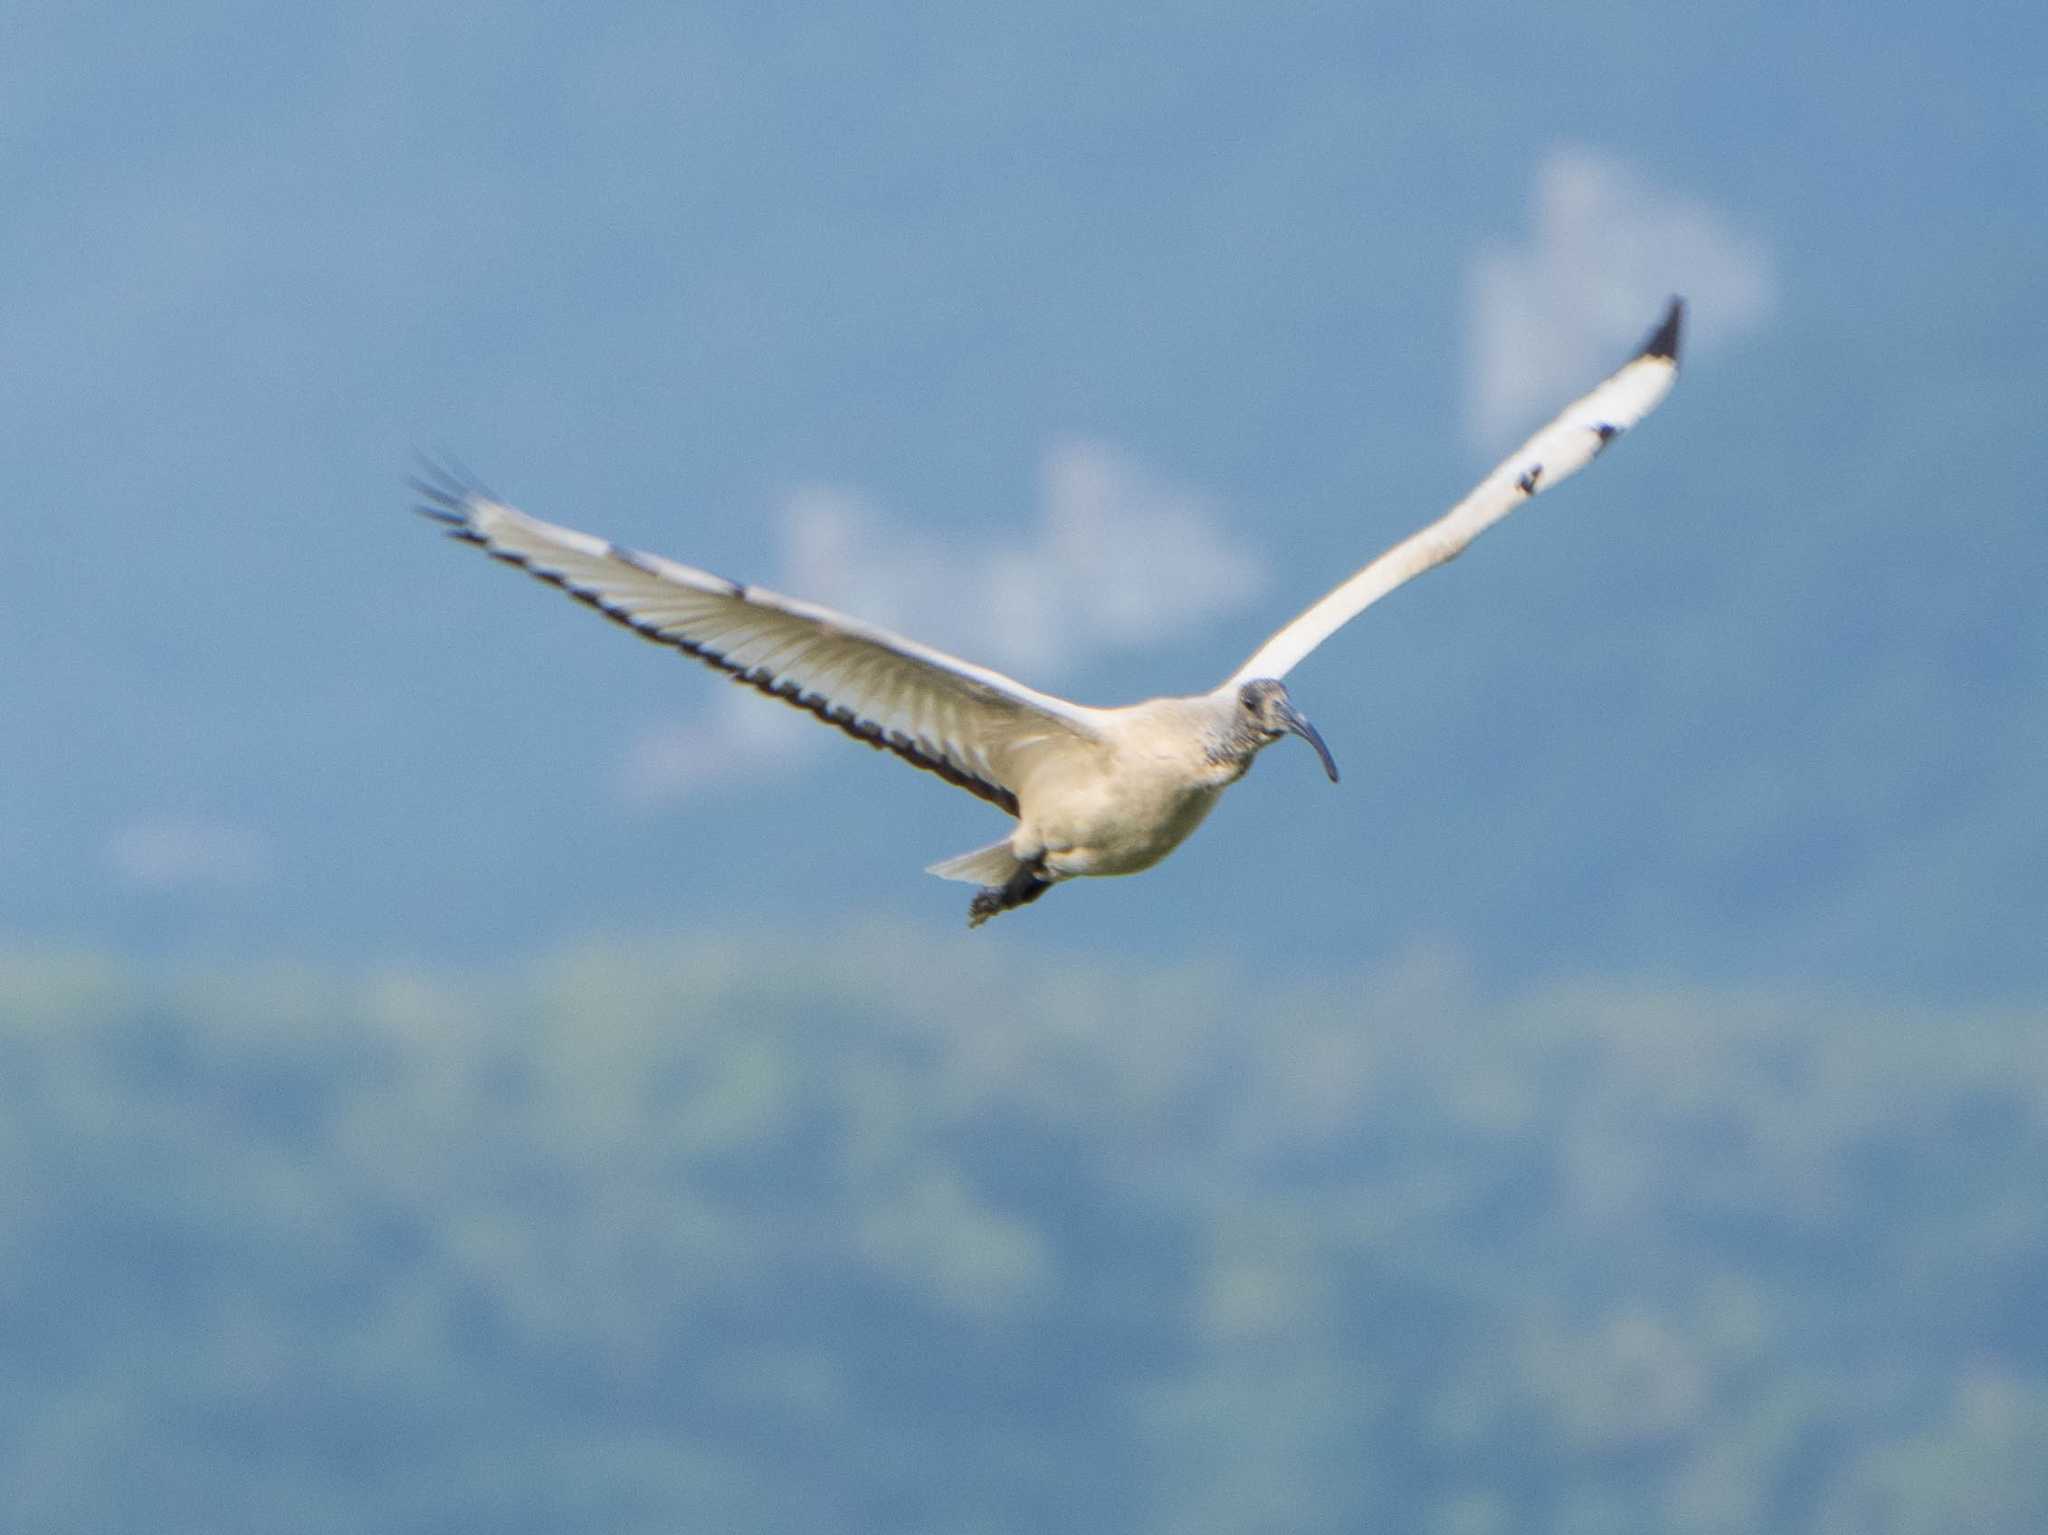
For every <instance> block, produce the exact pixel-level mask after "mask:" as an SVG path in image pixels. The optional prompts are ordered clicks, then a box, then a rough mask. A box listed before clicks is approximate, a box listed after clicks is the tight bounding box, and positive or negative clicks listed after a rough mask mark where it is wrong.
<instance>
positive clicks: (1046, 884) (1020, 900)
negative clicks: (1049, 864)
mask: <svg viewBox="0 0 2048 1535" xmlns="http://www.w3.org/2000/svg"><path fill="white" fill-rule="evenodd" d="M1051 888H1052V881H1051V880H1049V879H1047V878H1046V876H1045V859H1044V857H1043V856H1042V855H1041V856H1040V857H1038V858H1034V859H1033V860H1032V861H1031V862H1030V863H1021V864H1019V865H1017V872H1016V873H1015V874H1012V875H1011V876H1010V878H1009V880H1008V881H1007V882H1006V883H1004V884H1000V885H984V886H982V888H981V889H979V890H977V891H975V893H974V899H973V900H971V901H969V902H968V903H967V925H968V926H969V927H980V926H981V924H982V923H984V922H986V921H988V919H989V918H990V917H993V916H994V915H995V914H996V913H997V912H999V911H1008V910H1010V909H1011V908H1012V907H1014V906H1029V905H1030V904H1031V903H1032V902H1033V901H1035V900H1037V899H1038V898H1039V897H1040V896H1042V895H1044V894H1045V893H1046V891H1048V890H1050V889H1051Z"/></svg>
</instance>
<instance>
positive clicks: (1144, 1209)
mask: <svg viewBox="0 0 2048 1535" xmlns="http://www.w3.org/2000/svg"><path fill="white" fill-rule="evenodd" d="M0 1187H4V1188H5V1190H6V1193H5V1199H4V1203H0V1482H4V1486H5V1488H6V1494H7V1503H8V1506H9V1507H10V1509H11V1510H12V1515H11V1517H12V1520H13V1522H14V1526H15V1527H18V1528H21V1529H24V1530H27V1529H34V1530H38V1531H47V1532H53V1535H54V1532H66V1531H87V1530H90V1531H96V1532H106V1531H127V1530H134V1531H142V1530H149V1531H158V1530H164V1529H207V1530H211V1531H217V1532H222V1535H231V1532H239V1531H250V1532H255V1531H262V1532H265V1535H268V1532H272V1531H276V1530H284V1529H289V1530H293V1531H299V1532H309V1535H310V1532H326V1531H333V1532H341V1531H348V1532H357V1531H362V1530H379V1531H410V1530H479V1529H488V1530H492V1531H500V1532H517V1531H535V1532H539V1531H548V1532H559V1531H564V1530H581V1529H589V1530H603V1531H606V1532H618V1531H649V1532H652V1531H674V1530H707V1531H708V1530H717V1531H721V1532H734V1535H743V1532H748V1531H771V1530H772V1531H788V1530H816V1531H842V1530H844V1531H868V1530H873V1531H891V1532H923V1531H928V1532H932V1535H940V1532H944V1535H962V1532H998V1531H1040V1530H1049V1529H1058V1530H1068V1531H1096V1530H1102V1531H1110V1530H1115V1531H1141V1532H1147V1531H1149V1532H1160V1535H1165V1532H1174V1535H1187V1532H1204V1531H1215V1532H1236V1531H1265V1530H1287V1531H1309V1532H1313V1531H1349V1530H1360V1529H1367V1528H1375V1529H1412V1530H1418V1531H1423V1532H1431V1535H1494V1532H1505V1531H1510V1530H1513V1531H1558V1532H1564V1531H1570V1532H1573V1535H1589V1532H1599V1531H1615V1532H1623V1531H1626V1532H1641V1531H1666V1530H1668V1531H1686V1532H1717V1531H1731V1532H1732V1531H1752V1530H1757V1529H1772V1530H1784V1531H1814V1532H1827V1535H1837V1532H1840V1535H1850V1532H1854V1535H1892V1532H1896V1535H1933V1532H1937V1531H1940V1532H1946V1531H1951V1530H1965V1529H1967V1530H1970V1531H1973V1532H1999V1531H2012V1532H2021V1531H2025V1532H2030V1535H2032V1532H2038V1531H2039V1530H2041V1529H2043V1528H2048V1477H2044V1476H2043V1475H2042V1474H2041V1465H2042V1456H2043V1451H2044V1446H2048V1307H2044V1306H2043V1304H2042V1297H2043V1296H2044V1295H2048V1192H2044V1190H2048V1016H2043V1015H2041V1014H2039V1013H2033V1014H2028V1013H2026V1012H2024V1011H2022V1010H2013V1011H2009V1012H1998V1011H1991V1010H1982V1009H1978V1010H1972V1011H1969V1012H1964V1013H1955V1012H1944V1011H1941V1010H1939V1009H1935V1008H1907V1007H1900V1006H1894V1005H1890V1004H1883V1003H1873V1004H1857V1003H1855V1002H1851V1001H1843V1000H1839V999H1828V998H1815V997H1797V996H1783V995H1770V994H1765V993H1756V994H1747V995H1729V994H1707V993H1701V992H1697V991H1688V990H1685V989H1682V988H1660V987H1656V986H1650V985H1643V986H1637V987H1624V986H1615V985H1611V984H1599V985H1584V986H1577V987H1573V986H1558V987H1554V988H1552V989H1549V990H1545V991H1542V992H1540V993H1535V994H1530V995H1523V996H1515V997H1507V998H1501V997H1489V996H1485V995H1481V994H1479V993H1478V991H1477V990H1476V988H1474V987H1473V986H1472V985H1470V984H1469V983H1468V982H1467V981H1466V980H1465V979H1464V978H1463V977H1462V976H1461V974H1460V972H1459V970H1458V967H1457V966H1456V965H1455V964H1454V963H1451V962H1449V961H1447V960H1445V959H1443V958H1442V957H1435V958H1433V957H1431V956H1429V955H1418V956H1416V957H1414V958H1413V960H1412V961H1411V962H1408V963H1406V964H1404V965H1402V966H1400V967H1397V968H1395V969H1391V970H1388V971H1386V972H1383V973H1373V974H1363V975H1359V976H1356V977H1352V978H1349V979H1346V980H1344V981H1342V982H1333V983H1327V984H1323V985H1319V986H1316V987H1313V988H1302V987H1298V986H1292V985H1289V984H1288V983H1287V982H1286V981H1285V980H1284V979H1283V978H1277V977H1274V976H1270V975H1264V974H1259V973H1255V972H1253V973H1232V972H1225V971H1221V970H1218V971H1215V972H1204V971H1200V970H1192V971H1175V972H1152V973H1144V972H1139V973H1136V974H1132V973H1130V972H1124V973H1120V974H1111V973H1107V972H1101V971H1092V970H1087V969H1082V968H1076V967H1073V966H1071V965H1066V964H1062V963H1060V962H1058V961H1057V959H1056V957H1053V956H1044V955H1040V956H1036V957H1035V958H1032V959H1025V958H1014V957H1013V958H1003V957H1001V951H999V950H996V949H994V948H992V947H983V948H979V949H974V950H968V949H966V948H964V947H957V946H956V947H936V946H934V945H932V944H930V943H928V942H927V941H925V940H922V939H920V938H919V937H917V936H915V935H912V934H908V933H904V932H899V931H894V930H875V931H869V932H862V933H858V934H855V935H853V936H850V937H843V938H837V939H832V940H829V941H824V942H816V941H814V942H812V943H810V944H808V945H804V946H799V945H797V944H795V943H792V942H783V943H776V942H770V941H767V940H763V939H745V940H734V941H721V942H715V943H714V942H706V941H692V942H686V943H678V944H673V945H647V946H632V947H626V946H614V947H601V948H599V947H593V948H590V949H588V950H585V951H582V952H577V953H573V954H566V955H562V956H560V957H557V958H555V959H553V960H550V961H547V962H544V963H542V964H539V965H537V966H536V967H535V968H533V969H532V970H530V971H528V972H525V973H520V974H515V975H509V976H497V977H481V976H477V975H473V974H472V975H459V974H451V973H412V972H406V971H399V970H387V971H382V972H378V973H374V974H366V975H357V976H345V975H339V974H336V973H333V972H328V971H319V972H305V973H301V972H294V971H291V970H288V969H274V970H268V971H264V972H261V973H251V974H228V973H224V972H218V971H214V972H207V973H197V972H176V971H173V970H170V969H167V968H162V967H158V968H149V969H141V968H136V967H133V966H130V965H126V964H124V963H117V962H114V961H112V960H108V959H105V958H103V957H99V956H95V955H91V954H85V955H78V956H72V957H68V958H53V957H51V956H49V955H47V954H35V953H20V952H17V953H14V954H12V955H0Z"/></svg>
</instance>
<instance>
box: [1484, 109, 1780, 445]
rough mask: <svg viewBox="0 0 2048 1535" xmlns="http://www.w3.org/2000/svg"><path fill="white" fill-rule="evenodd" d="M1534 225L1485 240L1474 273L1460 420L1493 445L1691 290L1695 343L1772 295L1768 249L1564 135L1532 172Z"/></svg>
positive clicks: (1690, 331) (1532, 420)
mask: <svg viewBox="0 0 2048 1535" xmlns="http://www.w3.org/2000/svg"><path fill="white" fill-rule="evenodd" d="M1534 215H1535V227H1534V229H1533V230H1532V231H1531V233H1530V236H1529V238H1528V240H1527V241H1526V242H1525V243H1524V244H1521V245H1517V246H1510V247H1505V248H1501V247H1495V248H1493V249H1489V250H1484V251H1481V252H1480V253H1479V255H1478V256H1477V257H1475V258H1474V260H1473V262H1472V267H1471V275H1470V279H1469V285H1468V293H1469V302H1470V319H1469V322H1468V332H1467V334H1468V346H1469V347H1470V351H1469V354H1468V355H1469V361H1470V375H1469V384H1468V393H1467V396H1466V425H1467V428H1468V430H1469V432H1470V435H1471V437H1472V439H1473V441H1474V442H1475V443H1477V444H1478V445H1479V446H1480V447H1482V448H1485V449H1487V450H1489V451H1492V450H1496V449H1499V448H1502V447H1505V446H1507V445H1508V443H1509V440H1510V439H1511V438H1514V437H1517V436H1519V435H1520V434H1522V433H1524V432H1526V431H1529V430H1531V429H1532V428H1534V427H1536V426H1538V425H1540V424H1541V423H1542V422H1543V421H1544V420H1546V419H1548V417H1549V416H1550V415H1551V414H1552V413H1553V412H1554V411H1556V410H1557V409H1558V408H1559V407H1561V406H1562V405H1564V404H1565V402H1566V401H1568V400H1571V399H1572V398H1574V397H1575V396H1576V395H1578V394H1579V393H1581V392H1582V391H1583V390H1584V389H1585V388H1586V387H1587V386H1588V385H1590V384H1591V383H1592V382H1593V381H1594V380H1596V379H1597V378H1599V377H1600V375H1601V374H1602V373H1603V372H1604V371H1605V370H1606V369H1608V368H1610V367H1612V366H1613V365H1614V364H1615V363H1617V362H1619V361H1620V359H1621V354H1622V352H1623V351H1624V350H1625V349H1626V348H1627V347H1628V346H1629V345H1631V344H1633V343H1634V342H1636V341H1639V340H1641V339H1642V337H1643V335H1644V334H1645V333H1647V331H1648V330H1649V327H1650V325H1651V324H1652V323H1653V322H1654V320H1655V318H1656V315H1657V312H1658V309H1659V307H1660V306H1661V305H1662V303H1663V301H1664V300H1665V299H1666V298H1667V297H1669V296H1670V295H1671V294H1673V293H1682V294H1684V295H1685V296H1686V300H1687V303H1688V314H1687V325H1686V346H1687V350H1688V352H1689V353H1694V354H1696V353H1697V352H1698V351H1699V350H1701V349H1706V350H1712V349H1713V348H1714V347H1715V346H1716V345H1719V344H1721V343H1723V342H1725V341H1728V340H1731V339H1733V338H1734V337H1736V336H1739V335H1741V334H1743V333H1744V332H1746V331H1750V330H1753V329H1754V328H1755V327H1756V326H1757V325H1758V324H1760V323H1761V322H1762V321H1763V320H1764V319H1765V318H1766V317H1767V316H1768V315H1769V314H1770V312H1771V310H1772V308H1773V307H1774V306H1775V304H1776V301H1777V289H1776V280H1775V278H1774V276H1773V273H1772V267H1771V259H1770V252H1769V251H1768V250H1767V249H1766V248H1765V246H1764V243H1763V242H1762V241H1761V240H1759V239H1756V238H1755V237H1753V236H1750V235H1747V234H1745V233H1743V232H1742V231H1740V230H1739V229H1737V228H1736V227H1735V225H1734V224H1732V223H1731V222H1730V221H1729V220H1728V219H1727V217H1726V216H1724V215H1723V214H1722V213H1721V212H1720V211H1718V210H1717V209H1715V208H1713V207H1710V206H1709V205H1708V204H1706V203H1704V202H1700V201H1698V200H1696V199H1693V198H1688V197H1684V196H1682V195H1679V194H1677V193H1673V192H1668V191H1664V190H1662V189H1660V188H1658V187H1655V186H1652V185H1651V184H1650V183H1649V182H1648V181H1646V180H1645V179H1644V178H1643V177H1642V176H1640V175H1638V174H1637V173H1636V172H1635V171H1634V170H1632V169H1631V168H1630V167H1628V166H1627V165H1625V164H1623V163H1622V162H1621V161H1620V160H1618V159H1616V158H1614V157H1613V156H1611V155H1606V154H1602V153H1600V152H1599V151H1597V150H1591V149H1584V148H1579V147H1574V146H1565V147H1560V148H1557V149H1553V150H1552V151H1551V152H1550V153H1549V154H1548V155H1547V156H1546V157H1545V158H1544V161H1543V163H1542V165H1541V166H1540V167H1539V168H1538V170H1537V173H1536V188H1535V209H1534Z"/></svg>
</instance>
